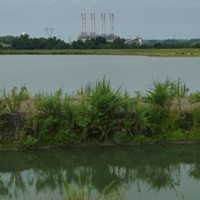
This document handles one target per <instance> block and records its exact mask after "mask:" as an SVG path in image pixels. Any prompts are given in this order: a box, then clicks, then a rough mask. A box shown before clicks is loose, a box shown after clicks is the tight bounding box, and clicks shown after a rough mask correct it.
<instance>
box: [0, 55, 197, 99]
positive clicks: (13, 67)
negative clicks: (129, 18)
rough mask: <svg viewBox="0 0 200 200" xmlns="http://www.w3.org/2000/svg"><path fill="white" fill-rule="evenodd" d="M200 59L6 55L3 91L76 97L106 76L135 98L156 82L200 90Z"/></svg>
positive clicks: (0, 72) (0, 70)
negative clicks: (60, 91)
mask: <svg viewBox="0 0 200 200" xmlns="http://www.w3.org/2000/svg"><path fill="white" fill-rule="evenodd" d="M199 74H200V58H193V57H191V58H182V57H181V58H162V57H145V56H95V55H87V56H86V55H85V56H83V55H4V56H0V88H2V87H6V88H7V89H11V88H12V87H13V86H21V85H22V84H25V85H26V86H27V88H28V90H29V91H30V92H31V93H32V94H34V93H36V92H38V91H48V92H53V91H55V90H57V89H59V88H63V89H64V91H66V92H68V93H70V94H72V93H73V92H76V91H77V90H79V89H81V87H82V86H85V85H86V84H87V83H88V82H90V83H95V82H96V80H97V79H102V78H103V76H104V75H105V76H106V78H107V79H111V85H112V87H113V88H118V87H120V86H121V87H122V89H127V91H128V92H129V93H130V94H131V95H134V93H135V91H141V92H142V93H145V92H146V90H147V89H149V88H150V87H151V84H152V82H153V80H158V79H159V80H164V79H165V78H166V77H167V76H168V77H169V78H172V79H174V80H176V79H178V78H181V80H182V81H185V82H186V85H187V87H188V88H189V89H190V91H196V90H199V89H200V79H199Z"/></svg>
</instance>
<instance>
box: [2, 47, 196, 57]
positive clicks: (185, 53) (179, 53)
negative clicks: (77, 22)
mask: <svg viewBox="0 0 200 200" xmlns="http://www.w3.org/2000/svg"><path fill="white" fill-rule="evenodd" d="M9 54H11V55H12V54H32V55H57V54H58V55H143V56H162V57H199V56H200V49H193V48H191V49H82V50H81V49H65V50H59V49H52V50H0V55H9Z"/></svg>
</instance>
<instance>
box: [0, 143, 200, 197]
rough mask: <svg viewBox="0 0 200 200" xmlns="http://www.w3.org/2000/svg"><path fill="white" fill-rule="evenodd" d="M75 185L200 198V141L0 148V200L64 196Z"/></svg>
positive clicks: (130, 194) (126, 194)
mask: <svg viewBox="0 0 200 200" xmlns="http://www.w3.org/2000/svg"><path fill="white" fill-rule="evenodd" d="M66 182H67V183H68V185H69V187H71V188H77V189H78V188H79V189H80V188H83V187H84V185H89V184H92V186H93V190H92V192H93V193H94V194H97V193H100V192H102V191H103V190H104V189H105V187H106V186H107V185H109V184H110V183H112V182H113V185H112V186H111V187H110V188H109V189H110V190H109V191H110V192H111V191H113V190H114V191H116V190H117V191H119V192H120V194H121V195H123V196H124V199H127V200H129V199H130V200H160V199H162V200H169V199H170V200H197V199H199V189H200V146H199V145H187V146H186V145H176V146H174V145H169V146H146V147H133V146H114V147H73V148H67V149H52V150H46V151H36V152H0V199H19V200H21V199H43V200H45V199H48V200H49V199H64V198H65V197H67V193H66Z"/></svg>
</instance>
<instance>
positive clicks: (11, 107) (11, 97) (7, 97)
mask: <svg viewBox="0 0 200 200" xmlns="http://www.w3.org/2000/svg"><path fill="white" fill-rule="evenodd" d="M28 98H29V93H28V90H27V89H26V87H25V86H22V87H21V88H20V90H19V91H18V88H17V87H13V89H12V90H11V91H10V93H7V92H6V90H5V88H4V90H3V100H4V102H5V107H6V110H7V111H8V112H12V113H16V112H18V111H19V109H20V107H21V104H22V102H23V101H24V100H26V99H28Z"/></svg>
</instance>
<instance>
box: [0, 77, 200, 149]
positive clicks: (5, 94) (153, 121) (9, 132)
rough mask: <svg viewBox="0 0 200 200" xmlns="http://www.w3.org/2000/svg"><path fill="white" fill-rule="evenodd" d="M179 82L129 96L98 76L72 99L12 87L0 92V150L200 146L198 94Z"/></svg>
mask: <svg viewBox="0 0 200 200" xmlns="http://www.w3.org/2000/svg"><path fill="white" fill-rule="evenodd" d="M188 92H189V89H188V88H187V87H186V84H185V82H183V81H181V80H180V79H177V80H175V81H174V80H171V79H169V78H166V79H165V81H163V82H161V81H153V84H152V87H151V88H149V89H148V90H147V94H145V95H141V94H140V92H138V93H137V94H135V96H134V97H130V95H129V94H128V92H122V91H121V90H120V88H118V89H112V87H111V84H110V80H106V78H105V77H104V78H103V79H102V80H97V81H96V83H94V84H87V85H86V86H85V87H83V88H81V89H80V90H79V91H77V92H76V94H74V95H69V94H65V93H64V92H63V90H62V89H58V90H57V91H56V92H54V93H37V94H35V96H34V97H31V96H30V94H29V92H28V90H27V88H26V87H25V86H21V88H17V87H14V88H13V89H12V90H11V91H6V89H2V90H1V92H0V148H1V149H7V148H8V149H37V148H41V147H47V146H54V145H55V146H68V145H80V144H103V145H105V144H110V145H111V144H126V145H128V144H131V145H132V144H136V145H138V144H159V143H175V142H178V143H190V142H192V143H195V142H200V103H199V102H200V92H199V91H197V92H195V93H191V94H188Z"/></svg>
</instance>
